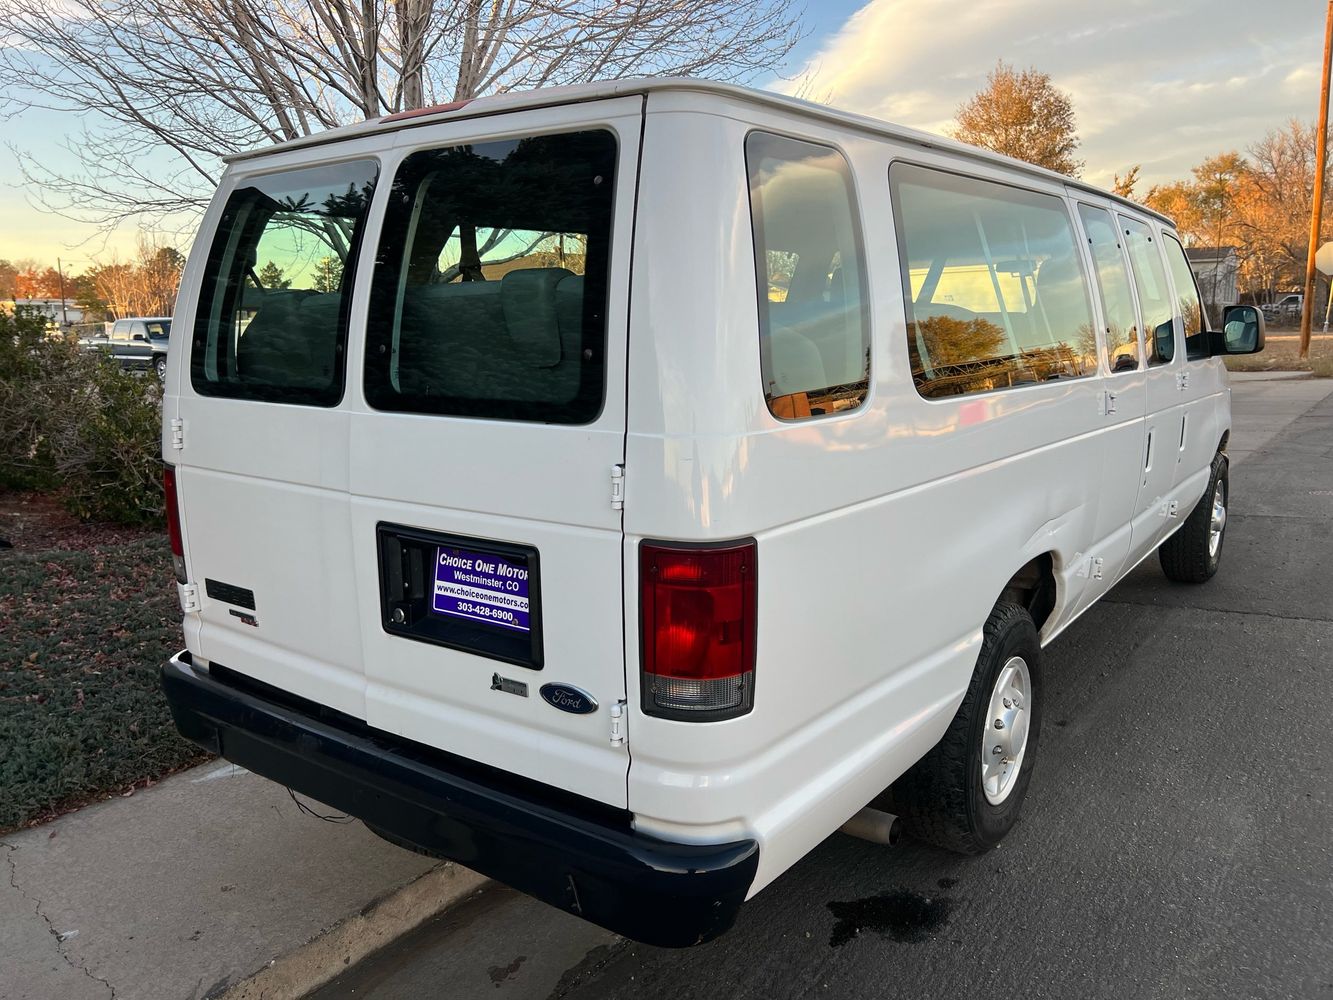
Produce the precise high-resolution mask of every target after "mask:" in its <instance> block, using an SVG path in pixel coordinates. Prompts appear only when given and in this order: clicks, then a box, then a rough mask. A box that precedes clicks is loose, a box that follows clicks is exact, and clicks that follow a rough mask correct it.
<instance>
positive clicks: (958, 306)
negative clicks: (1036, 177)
mask: <svg viewBox="0 0 1333 1000" xmlns="http://www.w3.org/2000/svg"><path fill="white" fill-rule="evenodd" d="M889 178H890V183H891V186H892V191H893V202H894V214H895V217H896V218H897V221H898V245H899V259H900V261H901V265H902V268H903V288H904V290H905V292H906V299H907V348H908V353H909V355H910V357H911V362H912V378H913V380H914V381H915V383H916V387H917V390H918V391H919V392H920V393H921V395H923V396H926V397H940V396H954V395H959V394H961V393H972V392H987V391H990V390H995V389H1008V388H1012V387H1014V386H1019V385H1030V384H1033V383H1038V382H1043V381H1048V380H1052V379H1059V378H1077V377H1081V376H1086V375H1094V374H1096V371H1097V331H1096V326H1095V324H1094V322H1093V318H1092V308H1091V305H1090V302H1089V299H1088V290H1087V283H1086V282H1085V280H1084V276H1083V266H1082V264H1081V262H1080V260H1079V255H1078V252H1077V251H1078V244H1077V243H1076V242H1075V240H1074V230H1073V227H1072V225H1071V224H1070V219H1069V213H1068V211H1067V210H1066V208H1065V203H1064V202H1063V201H1062V200H1061V199H1059V198H1057V197H1054V196H1053V195H1045V194H1037V193H1035V192H1031V191H1024V190H1021V189H1019V188H1012V187H1008V186H1006V185H1003V184H994V183H991V182H989V181H982V180H977V179H975V178H970V177H962V176H959V175H957V174H950V173H945V172H943V171H938V170H929V169H926V168H924V167H916V166H912V165H910V164H901V163H900V164H896V165H895V166H894V167H893V169H892V170H891V171H890V174H889Z"/></svg>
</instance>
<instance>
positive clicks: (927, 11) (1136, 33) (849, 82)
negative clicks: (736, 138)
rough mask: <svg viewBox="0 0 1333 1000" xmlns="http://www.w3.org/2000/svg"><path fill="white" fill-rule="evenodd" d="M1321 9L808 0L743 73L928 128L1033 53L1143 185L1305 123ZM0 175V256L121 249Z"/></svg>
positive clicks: (41, 117) (1275, 2)
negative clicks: (772, 67)
mask: <svg viewBox="0 0 1333 1000" xmlns="http://www.w3.org/2000/svg"><path fill="white" fill-rule="evenodd" d="M1258 10H1262V15H1261V16H1259V15H1258V14H1257V11H1258ZM1323 14H1324V5H1323V4H1321V3H1315V2H1311V0H1267V2H1265V3H1263V4H1261V5H1257V6H1256V5H1253V4H1249V3H1242V2H1240V0H1211V2H1209V0H1184V2H1171V3H1169V4H1164V3H1162V2H1161V0H1122V2H1120V3H1116V4H1105V3H1095V4H1094V3H1087V2H1083V3H1078V2H1075V3H1070V2H1069V0H969V2H967V3H957V2H946V0H871V2H869V3H854V2H848V0H820V2H811V3H809V5H808V13H807V19H806V25H807V28H808V29H809V32H810V33H809V36H808V37H807V38H806V39H805V40H804V41H803V42H802V44H801V45H800V46H799V47H798V49H797V50H796V51H795V52H793V53H792V56H791V58H790V59H789V61H788V64H787V65H786V66H785V67H783V69H782V76H783V77H785V78H786V79H783V78H774V79H769V80H757V81H755V83H756V84H758V85H761V86H766V87H770V88H772V89H775V90H786V91H790V90H792V89H794V87H795V86H796V84H795V83H794V82H793V80H794V79H796V78H808V84H807V86H808V93H809V94H810V95H811V96H812V97H815V98H817V99H820V100H826V101H827V102H828V103H829V104H832V105H833V106H835V107H841V108H846V109H848V110H852V111H858V112H862V113H865V114H870V115H874V116H876V117H880V118H885V119H888V120H891V121H896V122H900V123H902V124H905V125H912V126H916V127H918V128H924V129H927V130H931V131H941V130H943V129H944V128H946V127H947V126H948V125H949V124H950V123H951V121H952V119H953V116H954V112H955V111H956V110H957V107H958V105H959V103H961V102H962V101H964V100H966V99H967V98H968V97H969V96H971V95H972V94H973V93H974V92H975V91H976V90H977V89H978V88H979V87H980V86H981V85H982V84H983V83H984V80H985V77H986V73H987V72H988V71H989V70H990V69H991V68H992V67H993V66H994V65H995V61H996V60H997V59H1004V60H1005V61H1006V62H1009V63H1012V64H1013V65H1015V66H1017V67H1019V68H1025V67H1027V66H1035V67H1037V68H1038V69H1040V70H1042V71H1044V72H1047V73H1049V74H1051V77H1052V78H1053V81H1054V83H1055V84H1056V85H1057V86H1058V87H1060V88H1061V89H1063V90H1066V91H1068V92H1069V93H1070V94H1072V96H1073V99H1074V108H1075V112H1076V114H1077V117H1078V131H1079V134H1080V136H1081V137H1082V140H1083V144H1082V147H1081V149H1080V150H1079V154H1078V155H1079V156H1080V158H1082V159H1083V160H1084V161H1085V163H1086V168H1085V170H1084V177H1085V178H1086V179H1087V180H1090V181H1092V182H1093V183H1096V184H1109V183H1110V180H1111V177H1112V174H1114V173H1116V172H1123V171H1124V170H1125V169H1126V168H1127V167H1129V166H1131V165H1132V164H1135V163H1141V164H1142V165H1143V170H1142V178H1143V181H1144V182H1145V185H1146V184H1152V183H1155V182H1158V181H1167V180H1172V179H1175V178H1177V177H1182V176H1184V175H1186V174H1187V172H1188V170H1189V168H1190V167H1191V166H1192V165H1194V164H1195V163H1197V162H1198V161H1199V160H1200V159H1202V158H1203V157H1204V156H1207V155H1209V154H1211V153H1215V152H1219V151H1222V150H1229V149H1239V150H1242V151H1243V150H1244V149H1245V147H1246V146H1248V145H1249V144H1251V143H1252V142H1254V141H1255V140H1257V139H1259V138H1260V137H1262V136H1263V134H1264V133H1265V132H1266V131H1268V130H1269V129H1270V128H1274V127H1277V126H1280V125H1282V124H1283V123H1285V122H1286V120H1287V119H1289V118H1293V117H1295V118H1301V119H1306V120H1312V119H1313V118H1314V116H1315V113H1316V110H1317V108H1316V105H1317V102H1318V97H1319V58H1320V53H1321V47H1322V42H1323ZM84 127H89V128H95V127H96V123H95V122H84V121H81V120H79V119H77V118H75V117H74V116H69V115H60V114H56V113H52V112H46V111H36V110H29V111H26V112H22V113H19V114H17V115H15V116H13V117H11V118H10V119H8V120H7V121H4V122H3V134H4V137H5V139H6V142H7V144H12V145H14V146H17V147H18V148H20V149H23V150H25V151H28V152H32V153H36V154H38V155H41V156H42V157H44V158H46V159H47V161H48V162H51V163H53V164H56V165H61V164H66V163H67V164H68V165H69V169H70V170H74V169H76V166H77V164H76V162H75V161H74V160H73V158H72V157H71V156H70V155H69V154H68V153H65V152H63V151H62V149H61V144H62V141H64V140H66V139H73V140H75V141H77V137H78V134H79V132H80V130H81V129H83V128H84ZM0 185H4V186H5V188H7V191H6V195H7V197H5V199H4V201H3V206H4V207H3V208H0V258H5V259H10V260H13V259H17V258H27V257H34V258H37V259H39V260H41V261H42V262H43V263H49V262H53V261H54V258H55V257H56V256H57V255H59V256H62V257H63V258H64V259H65V260H66V261H67V262H68V263H69V264H70V265H71V266H72V268H73V269H74V270H76V271H77V270H82V269H83V268H84V267H86V266H87V264H88V263H89V262H90V260H91V259H93V258H100V259H102V260H106V259H109V257H110V255H111V254H112V253H115V252H119V254H120V255H121V256H122V257H125V256H129V255H131V254H132V253H133V247H134V242H135V234H134V233H133V232H132V231H130V230H129V229H126V230H124V231H122V232H120V233H118V234H116V235H115V236H114V237H112V238H111V239H110V241H103V240H102V239H101V237H98V236H97V235H96V234H95V233H94V231H93V229H92V228H91V227H89V226H87V225H83V224H80V223H77V222H72V221H69V220H66V219H62V218H60V217H58V216H54V215H50V214H47V213H43V212H40V211H38V210H36V209H35V208H34V207H32V206H31V204H30V202H31V197H30V193H29V192H25V191H24V190H23V188H22V186H21V178H20V177H19V172H18V168H17V165H16V162H15V159H14V156H13V154H12V153H11V152H10V151H9V149H8V148H7V147H0Z"/></svg>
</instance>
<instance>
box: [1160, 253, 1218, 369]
mask: <svg viewBox="0 0 1333 1000" xmlns="http://www.w3.org/2000/svg"><path fill="white" fill-rule="evenodd" d="M1162 242H1163V249H1164V250H1165V251H1166V264H1167V267H1169V268H1170V269H1171V282H1172V284H1174V285H1175V286H1176V309H1175V314H1176V315H1175V319H1176V322H1177V323H1179V324H1181V327H1182V333H1183V334H1184V337H1185V360H1186V361H1203V360H1205V359H1206V358H1208V357H1210V355H1209V353H1208V334H1207V330H1208V326H1207V324H1206V323H1205V322H1204V319H1203V302H1202V300H1201V299H1200V297H1199V286H1198V285H1197V284H1196V283H1195V281H1194V271H1193V270H1192V269H1191V268H1190V262H1189V259H1188V258H1187V257H1186V256H1185V248H1184V247H1182V246H1181V245H1180V241H1179V240H1177V239H1176V238H1175V237H1174V236H1171V235H1170V234H1167V236H1166V239H1164V240H1163V241H1162Z"/></svg>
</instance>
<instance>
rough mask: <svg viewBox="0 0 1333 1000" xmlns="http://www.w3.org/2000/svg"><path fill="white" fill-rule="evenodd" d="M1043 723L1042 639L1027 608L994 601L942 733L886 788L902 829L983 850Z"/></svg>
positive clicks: (1003, 820)
mask: <svg viewBox="0 0 1333 1000" xmlns="http://www.w3.org/2000/svg"><path fill="white" fill-rule="evenodd" d="M1040 731H1041V643H1040V642H1039V641H1038V639H1037V629H1036V626H1034V625H1033V623H1032V618H1031V616H1030V615H1029V614H1028V612H1027V610H1026V609H1025V608H1023V607H1021V606H1019V605H1017V604H1009V603H1001V604H997V605H996V606H995V609H994V610H993V611H992V612H991V614H990V618H988V619H987V621H986V625H985V628H984V630H983V641H982V644H981V655H980V656H979V657H978V658H977V667H976V670H974V671H973V673H972V683H971V684H970V685H969V687H968V690H967V695H966V696H965V697H964V698H963V703H962V705H960V706H959V708H958V713H957V714H956V715H955V716H954V719H953V722H952V723H950V725H949V729H948V731H947V732H946V733H945V734H944V738H943V739H941V740H940V742H939V743H937V744H936V745H935V748H934V749H933V750H931V751H930V753H928V754H926V756H925V757H923V758H921V760H920V761H918V762H917V763H916V764H915V765H914V766H913V767H912V768H911V770H909V771H908V772H907V773H906V774H904V775H903V776H902V777H901V778H899V779H898V781H896V782H895V783H894V785H893V787H892V789H891V790H890V795H889V799H890V803H891V805H892V808H893V809H894V811H895V812H897V813H898V815H899V816H901V817H902V820H903V824H904V826H905V828H906V830H907V832H908V833H910V834H912V835H913V836H915V837H917V838H919V839H921V840H925V841H928V842H930V843H932V844H935V845H937V846H939V847H944V848H947V849H949V850H953V851H958V852H959V853H962V854H982V853H984V852H986V851H988V850H990V849H991V848H992V847H994V846H995V845H996V844H998V843H999V842H1000V841H1001V840H1002V839H1003V838H1004V836H1005V834H1007V833H1008V832H1009V831H1010V829H1012V828H1013V826H1014V824H1015V823H1016V822H1018V814H1019V811H1020V809H1021V808H1022V805H1023V799H1024V797H1025V796H1026V795H1027V789H1028V783H1029V782H1030V781H1031V779H1032V766H1033V764H1034V763H1035V760H1036V754H1037V737H1038V736H1039V734H1040Z"/></svg>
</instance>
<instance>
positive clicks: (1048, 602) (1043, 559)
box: [1000, 552, 1056, 632]
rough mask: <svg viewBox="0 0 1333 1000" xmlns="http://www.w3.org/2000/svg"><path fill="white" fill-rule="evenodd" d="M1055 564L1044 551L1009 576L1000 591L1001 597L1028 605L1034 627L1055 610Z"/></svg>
mask: <svg viewBox="0 0 1333 1000" xmlns="http://www.w3.org/2000/svg"><path fill="white" fill-rule="evenodd" d="M1055 589H1056V582H1055V567H1054V563H1053V562H1052V560H1051V554H1050V553H1049V552H1044V553H1042V554H1041V555H1039V556H1037V558H1036V559H1033V560H1032V561H1031V562H1029V563H1028V564H1027V565H1026V566H1024V567H1023V568H1022V569H1020V570H1019V571H1018V572H1017V573H1015V574H1014V575H1013V576H1011V577H1010V578H1009V582H1008V583H1006V584H1005V585H1004V590H1002V591H1001V592H1000V600H1002V601H1009V602H1010V603H1013V604H1018V605H1021V606H1022V607H1025V608H1027V610H1028V614H1030V615H1031V616H1032V622H1033V624H1034V625H1036V626H1037V631H1038V632H1040V631H1041V627H1042V626H1043V625H1045V624H1046V619H1047V618H1049V617H1050V616H1051V612H1052V611H1053V610H1055Z"/></svg>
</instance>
